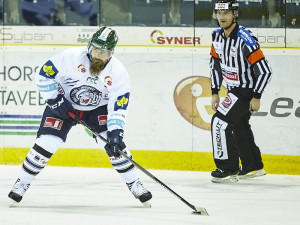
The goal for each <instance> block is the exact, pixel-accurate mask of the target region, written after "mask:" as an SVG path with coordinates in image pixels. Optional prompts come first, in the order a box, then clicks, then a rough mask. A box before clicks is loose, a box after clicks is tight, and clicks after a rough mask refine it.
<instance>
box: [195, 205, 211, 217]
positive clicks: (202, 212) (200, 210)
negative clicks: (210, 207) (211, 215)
mask: <svg viewBox="0 0 300 225" xmlns="http://www.w3.org/2000/svg"><path fill="white" fill-rule="evenodd" d="M195 208H196V210H195V211H193V212H192V214H196V215H201V216H208V213H207V211H206V209H205V208H203V207H195Z"/></svg>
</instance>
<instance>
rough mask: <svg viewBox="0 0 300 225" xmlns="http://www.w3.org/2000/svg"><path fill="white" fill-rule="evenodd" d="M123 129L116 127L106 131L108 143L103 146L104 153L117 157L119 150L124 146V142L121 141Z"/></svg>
mask: <svg viewBox="0 0 300 225" xmlns="http://www.w3.org/2000/svg"><path fill="white" fill-rule="evenodd" d="M123 133H124V132H123V130H122V129H117V130H112V131H108V132H107V141H108V143H107V144H106V145H105V146H104V148H105V151H106V153H107V154H108V155H109V156H110V157H112V156H114V157H119V156H120V152H119V149H120V150H123V149H124V148H126V145H125V143H124V142H123Z"/></svg>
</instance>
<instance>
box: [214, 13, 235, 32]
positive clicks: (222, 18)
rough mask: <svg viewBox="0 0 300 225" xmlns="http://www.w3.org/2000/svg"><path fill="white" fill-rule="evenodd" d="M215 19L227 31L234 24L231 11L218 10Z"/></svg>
mask: <svg viewBox="0 0 300 225" xmlns="http://www.w3.org/2000/svg"><path fill="white" fill-rule="evenodd" d="M217 19H218V22H219V24H220V26H221V27H222V28H223V29H224V30H227V29H228V28H230V27H231V25H232V24H233V23H234V15H233V11H232V10H218V11H217Z"/></svg>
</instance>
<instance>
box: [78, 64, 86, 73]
mask: <svg viewBox="0 0 300 225" xmlns="http://www.w3.org/2000/svg"><path fill="white" fill-rule="evenodd" d="M77 70H78V72H81V73H85V72H86V69H85V66H84V65H83V64H80V65H79V66H77Z"/></svg>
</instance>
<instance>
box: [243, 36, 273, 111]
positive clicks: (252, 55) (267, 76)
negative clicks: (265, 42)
mask: <svg viewBox="0 0 300 225" xmlns="http://www.w3.org/2000/svg"><path fill="white" fill-rule="evenodd" d="M254 40H257V39H256V38H254ZM243 51H244V55H245V58H246V59H247V60H248V62H249V63H250V64H251V66H252V68H253V73H254V77H255V80H254V82H255V84H254V85H255V86H254V89H253V91H254V96H253V98H252V99H251V101H250V105H249V110H250V112H252V113H255V112H257V111H258V110H259V108H260V98H261V95H262V93H263V91H264V89H265V87H266V85H267V83H269V81H270V80H271V77H272V70H271V67H270V65H269V63H268V61H267V60H266V58H265V56H264V54H263V52H262V51H261V49H260V46H259V44H258V43H257V42H256V45H254V46H248V45H245V46H244V47H243Z"/></svg>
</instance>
